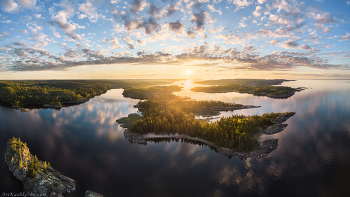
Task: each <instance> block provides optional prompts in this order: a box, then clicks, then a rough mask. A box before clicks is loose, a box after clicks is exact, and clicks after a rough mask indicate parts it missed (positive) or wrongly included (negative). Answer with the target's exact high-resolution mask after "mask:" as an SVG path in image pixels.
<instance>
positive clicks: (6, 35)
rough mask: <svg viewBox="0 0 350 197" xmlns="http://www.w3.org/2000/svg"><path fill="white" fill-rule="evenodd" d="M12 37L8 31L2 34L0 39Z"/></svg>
mask: <svg viewBox="0 0 350 197" xmlns="http://www.w3.org/2000/svg"><path fill="white" fill-rule="evenodd" d="M9 35H10V33H9V32H8V31H4V32H2V33H0V37H8V36H9Z"/></svg>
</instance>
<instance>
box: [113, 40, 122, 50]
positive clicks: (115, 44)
mask: <svg viewBox="0 0 350 197" xmlns="http://www.w3.org/2000/svg"><path fill="white" fill-rule="evenodd" d="M111 43H112V49H120V48H123V45H120V44H119V42H118V39H117V38H113V39H112V40H111Z"/></svg>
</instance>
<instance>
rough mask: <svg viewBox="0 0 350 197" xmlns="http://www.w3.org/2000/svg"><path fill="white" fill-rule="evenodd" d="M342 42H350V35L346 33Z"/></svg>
mask: <svg viewBox="0 0 350 197" xmlns="http://www.w3.org/2000/svg"><path fill="white" fill-rule="evenodd" d="M340 40H341V41H345V40H348V41H350V33H346V35H345V36H342V37H341V39H340Z"/></svg>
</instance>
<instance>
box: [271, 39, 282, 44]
mask: <svg viewBox="0 0 350 197" xmlns="http://www.w3.org/2000/svg"><path fill="white" fill-rule="evenodd" d="M279 42H280V41H278V40H271V41H270V44H272V45H275V44H277V43H279Z"/></svg>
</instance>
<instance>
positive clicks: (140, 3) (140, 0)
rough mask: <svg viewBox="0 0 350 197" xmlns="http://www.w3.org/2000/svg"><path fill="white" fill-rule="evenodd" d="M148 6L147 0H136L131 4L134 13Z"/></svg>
mask: <svg viewBox="0 0 350 197" xmlns="http://www.w3.org/2000/svg"><path fill="white" fill-rule="evenodd" d="M146 6H147V3H146V1H144V0H134V2H132V3H131V4H130V11H131V12H133V13H137V12H141V11H142V10H143V9H144V8H145V7H146Z"/></svg>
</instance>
